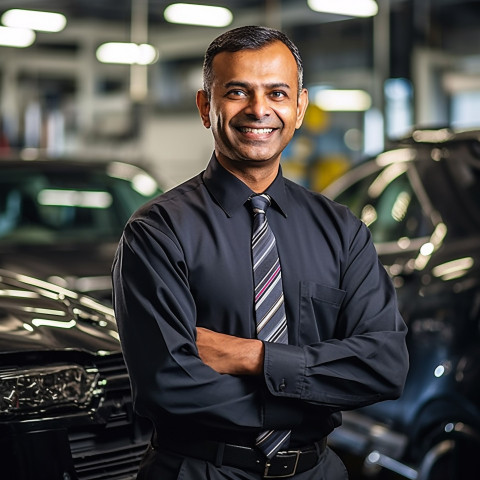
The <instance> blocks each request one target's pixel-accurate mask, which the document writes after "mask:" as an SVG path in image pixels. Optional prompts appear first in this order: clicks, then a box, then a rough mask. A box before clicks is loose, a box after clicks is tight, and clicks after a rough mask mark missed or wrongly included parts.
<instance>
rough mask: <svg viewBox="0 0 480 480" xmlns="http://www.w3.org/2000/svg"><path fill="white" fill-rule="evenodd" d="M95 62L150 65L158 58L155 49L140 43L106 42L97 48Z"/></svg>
mask: <svg viewBox="0 0 480 480" xmlns="http://www.w3.org/2000/svg"><path fill="white" fill-rule="evenodd" d="M96 55H97V60H99V61H100V62H102V63H122V64H126V65H133V64H138V65H150V64H151V63H154V62H155V61H156V60H157V58H158V52H157V49H156V48H155V47H153V46H152V45H148V44H147V43H142V44H140V45H138V44H136V43H126V42H108V43H104V44H102V45H100V46H99V47H98V48H97V52H96Z"/></svg>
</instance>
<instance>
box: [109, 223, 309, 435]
mask: <svg viewBox="0 0 480 480" xmlns="http://www.w3.org/2000/svg"><path fill="white" fill-rule="evenodd" d="M112 280H113V287H114V296H113V298H114V308H115V315H116V319H117V323H118V328H119V334H120V338H121V341H122V348H123V353H124V357H125V361H126V364H127V367H128V370H129V374H130V379H131V384H132V391H133V395H134V402H135V407H136V410H137V411H138V412H139V413H140V414H141V415H144V416H146V417H148V418H150V419H152V420H153V421H154V423H155V419H156V418H158V416H159V415H165V414H167V415H171V416H174V417H179V418H182V420H183V421H188V420H191V421H192V422H193V423H194V424H195V425H196V427H197V428H198V427H200V428H201V427H205V428H210V429H212V428H214V429H220V430H227V431H230V432H231V431H240V432H244V433H248V432H254V431H258V430H259V429H261V428H265V427H268V419H266V418H265V416H264V411H263V398H262V395H261V394H260V393H259V388H258V378H257V379H255V378H253V377H248V376H245V377H239V376H232V375H224V374H219V373H217V372H216V371H214V370H213V369H212V368H210V367H209V366H207V365H206V364H204V363H203V362H202V361H201V359H200V358H199V355H198V350H197V347H196V343H195V336H196V329H195V326H196V309H195V302H194V299H193V298H192V295H191V293H190V288H189V284H188V267H187V265H186V264H185V260H184V256H183V254H182V250H181V247H180V245H179V244H178V242H177V241H176V239H175V237H174V235H173V234H172V232H171V231H168V229H167V228H166V229H164V230H161V229H158V228H157V227H153V226H152V225H149V224H148V223H147V222H145V221H143V220H135V221H133V222H131V223H130V224H128V225H127V227H126V229H125V231H124V234H123V236H122V239H121V241H120V243H119V247H118V250H117V254H116V257H115V260H114V264H113V269H112ZM278 400H279V401H276V402H273V404H274V406H273V407H272V408H274V409H275V411H277V410H278V409H280V410H283V416H284V417H285V411H286V409H285V408H283V409H282V408H280V407H279V405H281V404H282V403H284V402H285V401H284V400H283V399H280V398H279V399H278ZM293 415H294V416H293V417H290V420H291V421H292V422H293V423H296V422H300V418H301V412H297V413H296V414H293ZM295 415H297V416H298V419H297V420H296V419H295Z"/></svg>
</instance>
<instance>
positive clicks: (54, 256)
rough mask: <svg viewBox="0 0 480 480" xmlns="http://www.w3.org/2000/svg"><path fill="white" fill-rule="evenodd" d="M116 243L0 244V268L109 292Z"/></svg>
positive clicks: (89, 290)
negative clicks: (0, 245)
mask: <svg viewBox="0 0 480 480" xmlns="http://www.w3.org/2000/svg"><path fill="white" fill-rule="evenodd" d="M116 247H117V242H109V243H101V244H62V245H35V246H31V245H15V246H2V247H0V268H3V269H6V270H10V271H13V272H17V273H22V274H25V275H30V276H33V277H36V278H40V279H42V280H48V281H51V282H52V283H55V284H57V285H60V286H62V287H65V288H69V289H72V290H75V291H78V292H81V293H86V294H89V295H94V296H96V297H101V295H99V293H100V292H107V291H108V292H110V290H111V279H110V269H111V265H112V262H113V256H114V254H115V249H116Z"/></svg>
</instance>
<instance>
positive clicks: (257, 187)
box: [217, 157, 279, 193]
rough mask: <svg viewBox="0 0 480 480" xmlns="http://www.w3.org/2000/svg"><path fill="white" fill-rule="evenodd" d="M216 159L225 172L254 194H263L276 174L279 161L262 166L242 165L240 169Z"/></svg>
mask: <svg viewBox="0 0 480 480" xmlns="http://www.w3.org/2000/svg"><path fill="white" fill-rule="evenodd" d="M217 159H218V162H219V163H220V165H222V167H223V168H225V170H227V171H229V172H230V173H231V174H232V175H235V177H237V178H238V179H239V180H241V181H242V182H243V183H244V184H245V185H247V187H249V188H250V189H251V190H252V191H253V192H255V193H263V192H264V191H265V190H266V189H267V188H268V187H269V186H270V185H271V184H272V183H273V181H274V180H275V178H276V177H277V174H278V168H279V161H276V162H272V163H269V164H268V165H262V166H258V165H253V166H249V165H245V164H243V163H242V164H241V168H237V165H232V163H231V162H225V161H224V159H221V158H218V157H217Z"/></svg>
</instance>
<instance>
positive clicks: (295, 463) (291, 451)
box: [263, 450, 302, 478]
mask: <svg viewBox="0 0 480 480" xmlns="http://www.w3.org/2000/svg"><path fill="white" fill-rule="evenodd" d="M284 453H287V454H295V461H294V464H293V468H292V470H291V471H290V472H288V473H285V474H282V475H270V474H269V469H270V467H271V466H272V464H271V463H270V461H267V463H266V464H265V470H264V472H263V478H289V477H293V476H294V475H295V474H296V473H297V465H298V459H299V458H300V453H302V452H301V451H300V450H288V451H286V452H284ZM284 468H287V465H285V466H284Z"/></svg>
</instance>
